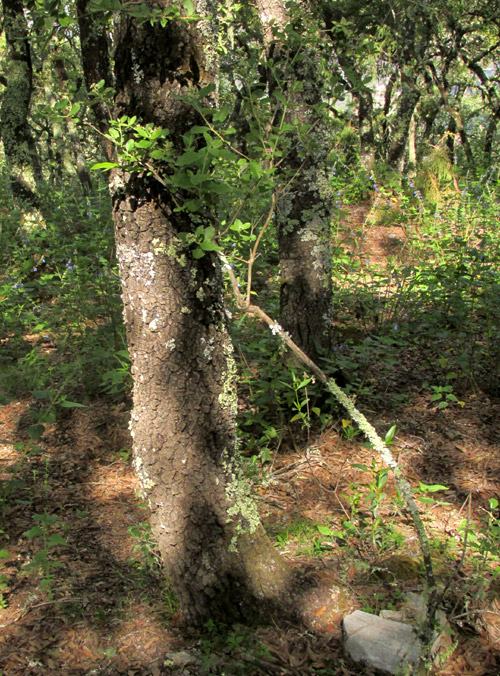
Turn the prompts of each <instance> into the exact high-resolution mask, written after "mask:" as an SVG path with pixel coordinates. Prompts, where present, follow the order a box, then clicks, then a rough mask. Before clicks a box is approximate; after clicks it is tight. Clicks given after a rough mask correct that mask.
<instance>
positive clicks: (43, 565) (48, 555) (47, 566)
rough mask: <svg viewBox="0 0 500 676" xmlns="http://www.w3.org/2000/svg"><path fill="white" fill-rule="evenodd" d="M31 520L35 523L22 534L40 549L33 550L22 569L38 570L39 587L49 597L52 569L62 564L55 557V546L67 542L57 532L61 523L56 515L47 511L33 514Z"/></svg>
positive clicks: (51, 595)
mask: <svg viewBox="0 0 500 676" xmlns="http://www.w3.org/2000/svg"><path fill="white" fill-rule="evenodd" d="M33 520H34V521H35V522H36V525H35V526H33V527H32V528H30V529H29V530H27V531H25V533H24V536H25V537H27V538H29V539H30V540H33V541H34V542H35V543H36V545H38V544H39V545H40V549H38V551H36V552H35V554H34V555H33V559H32V561H31V562H30V563H28V564H26V565H25V566H24V570H37V571H40V573H41V581H40V588H41V589H42V590H44V591H46V592H47V594H48V596H49V598H52V597H53V593H54V584H55V576H54V570H55V569H57V568H61V567H62V566H63V565H64V564H63V563H62V561H59V560H57V558H55V552H56V548H58V547H64V546H65V545H66V544H67V542H66V540H65V538H64V537H63V536H62V535H61V533H60V532H59V531H60V530H61V529H62V528H63V524H62V523H61V522H59V520H58V517H57V515H55V514H48V513H47V512H44V513H43V514H34V515H33ZM36 545H35V546H36Z"/></svg>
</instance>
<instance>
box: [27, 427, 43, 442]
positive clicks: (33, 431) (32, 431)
mask: <svg viewBox="0 0 500 676" xmlns="http://www.w3.org/2000/svg"><path fill="white" fill-rule="evenodd" d="M27 432H28V436H29V438H30V439H33V441H39V440H40V439H41V437H42V434H43V433H44V432H45V425H42V424H41V423H39V424H38V425H30V426H29V427H28V430H27Z"/></svg>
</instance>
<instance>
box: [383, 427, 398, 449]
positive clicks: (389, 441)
mask: <svg viewBox="0 0 500 676" xmlns="http://www.w3.org/2000/svg"><path fill="white" fill-rule="evenodd" d="M395 434H396V425H393V426H392V427H391V429H390V430H389V431H388V432H387V434H386V435H385V443H386V444H387V445H389V444H392V440H393V439H394V435H395Z"/></svg>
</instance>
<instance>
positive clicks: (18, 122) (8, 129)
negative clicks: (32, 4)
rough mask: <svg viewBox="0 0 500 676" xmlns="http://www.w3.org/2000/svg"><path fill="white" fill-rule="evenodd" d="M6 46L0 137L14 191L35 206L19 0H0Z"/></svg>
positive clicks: (29, 72)
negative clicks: (6, 57)
mask: <svg viewBox="0 0 500 676" xmlns="http://www.w3.org/2000/svg"><path fill="white" fill-rule="evenodd" d="M2 5H3V12H4V28H5V39H6V43H7V47H8V50H9V59H8V62H7V64H8V65H7V72H6V87H5V90H4V92H3V97H2V107H1V110H0V137H1V139H2V142H3V147H4V152H5V158H6V161H7V166H8V167H9V169H10V180H11V185H12V191H13V193H14V195H16V196H17V197H20V198H21V199H24V200H26V201H27V202H29V203H31V204H32V205H34V206H36V205H37V203H38V199H37V197H36V195H35V183H36V182H38V181H40V180H41V166H40V162H39V159H38V156H37V152H36V148H35V142H34V140H33V137H32V134H31V130H30V128H29V125H28V116H29V109H30V102H31V93H32V89H33V69H32V64H31V51H30V43H29V39H28V31H27V28H26V20H25V18H24V8H23V2H22V0H2Z"/></svg>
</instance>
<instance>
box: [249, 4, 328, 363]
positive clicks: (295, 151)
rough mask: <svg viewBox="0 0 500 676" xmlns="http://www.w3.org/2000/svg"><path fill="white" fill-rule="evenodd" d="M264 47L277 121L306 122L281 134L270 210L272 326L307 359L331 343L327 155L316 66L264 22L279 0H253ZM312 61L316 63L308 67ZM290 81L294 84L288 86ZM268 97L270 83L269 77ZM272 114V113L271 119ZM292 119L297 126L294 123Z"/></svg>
mask: <svg viewBox="0 0 500 676" xmlns="http://www.w3.org/2000/svg"><path fill="white" fill-rule="evenodd" d="M257 10H258V13H259V16H260V18H261V22H262V26H263V38H264V45H265V47H266V51H267V55H268V58H269V57H271V56H272V63H273V66H272V69H274V70H275V72H277V73H278V74H279V81H280V86H281V87H282V92H281V93H282V94H283V95H284V96H285V97H286V98H287V99H288V103H287V105H288V108H289V112H287V113H283V114H284V116H285V117H284V119H285V121H286V122H288V123H289V124H291V125H294V126H295V127H297V126H300V125H303V124H308V125H309V126H310V130H309V131H308V133H307V134H304V133H302V134H301V133H300V132H299V131H298V130H296V131H289V132H287V144H286V147H287V152H286V154H285V155H284V158H283V161H282V162H281V163H280V167H279V171H278V176H279V180H280V181H281V185H282V186H285V185H288V188H287V189H286V190H284V194H283V195H282V197H281V199H280V201H279V203H278V209H277V219H276V220H277V223H276V226H277V236H278V255H279V263H280V276H281V294H280V323H281V325H282V326H283V328H284V329H285V330H286V331H288V333H290V335H291V336H292V338H293V340H294V341H295V342H296V343H297V344H298V345H299V346H300V347H301V348H302V349H303V350H304V351H305V352H306V353H307V354H308V355H309V356H310V357H311V358H312V359H313V360H317V359H320V358H321V356H322V355H323V354H327V355H329V354H330V352H331V347H332V270H331V266H332V255H331V242H330V222H331V207H332V202H333V193H332V190H331V187H330V183H329V179H328V172H327V167H328V156H329V152H330V144H329V130H328V128H327V121H326V119H325V118H324V117H322V116H321V113H316V112H314V106H319V104H320V103H321V102H322V98H321V91H322V82H321V74H320V70H317V69H316V67H315V61H316V58H317V57H316V55H314V54H313V52H312V50H310V51H309V52H308V53H307V54H305V53H302V54H299V55H298V56H297V49H299V48H298V47H297V46H296V45H293V44H282V43H279V42H277V41H276V40H275V38H274V36H273V31H272V28H271V27H270V25H269V24H270V23H271V22H272V23H273V25H274V26H275V27H276V28H279V29H281V30H282V29H284V28H285V27H286V25H287V23H288V21H289V17H288V8H287V7H286V6H285V4H284V2H281V0H272V1H270V0H257ZM316 65H318V64H316ZM297 81H300V82H302V83H304V86H303V87H302V89H300V90H298V89H296V88H294V87H293V84H294V83H295V82H297ZM268 85H269V90H270V94H272V92H273V91H274V88H275V87H276V80H275V77H274V76H273V77H269V79H268ZM276 118H279V114H278V115H277V116H276ZM297 123H298V125H297Z"/></svg>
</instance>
